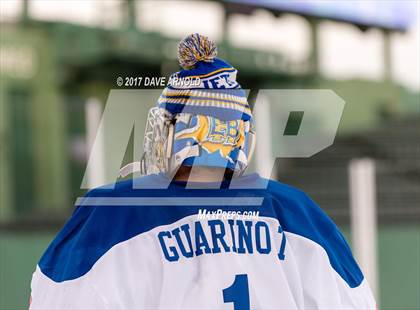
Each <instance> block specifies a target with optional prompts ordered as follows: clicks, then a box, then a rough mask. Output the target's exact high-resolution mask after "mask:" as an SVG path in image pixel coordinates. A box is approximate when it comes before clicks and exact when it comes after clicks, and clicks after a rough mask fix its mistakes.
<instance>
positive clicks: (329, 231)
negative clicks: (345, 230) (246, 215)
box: [272, 185, 376, 310]
mask: <svg viewBox="0 0 420 310" xmlns="http://www.w3.org/2000/svg"><path fill="white" fill-rule="evenodd" d="M272 193H273V195H274V199H275V200H276V201H277V205H278V206H277V216H278V219H279V222H280V224H281V226H282V228H283V230H284V231H285V233H286V236H287V241H288V245H289V249H288V250H289V253H292V255H293V260H294V261H295V263H296V266H297V268H298V269H299V277H300V279H299V280H300V283H301V285H302V294H303V304H304V308H305V309H372V310H374V309H376V302H375V299H374V297H373V294H372V292H371V289H370V287H369V284H368V283H367V281H366V279H365V278H364V276H363V273H362V271H361V270H360V268H359V266H358V264H357V262H356V260H355V259H354V257H353V255H352V252H351V249H350V247H349V245H348V244H347V242H346V240H345V238H344V236H343V235H342V233H341V232H340V230H339V229H338V227H337V226H336V225H335V223H334V222H333V221H332V220H331V219H330V218H329V217H328V216H327V214H326V213H325V212H323V211H322V209H321V208H320V207H319V206H318V205H317V204H316V203H315V202H314V201H312V200H311V199H310V198H309V197H308V196H307V195H306V194H305V193H303V192H301V191H299V190H296V189H294V188H291V187H288V186H284V187H282V188H279V187H278V186H276V185H275V186H274V189H272ZM287 252H288V251H287V250H286V255H287Z"/></svg>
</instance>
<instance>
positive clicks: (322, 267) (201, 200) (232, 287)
mask: <svg viewBox="0 0 420 310" xmlns="http://www.w3.org/2000/svg"><path fill="white" fill-rule="evenodd" d="M216 54H217V48H216V45H215V43H214V42H213V41H211V40H210V39H209V38H207V37H205V36H202V35H199V34H192V35H190V36H188V37H186V38H185V39H183V40H182V41H181V42H180V44H179V47H178V59H179V63H180V65H181V67H182V70H180V71H179V72H177V73H174V74H173V75H172V76H171V79H170V82H169V84H168V86H167V87H166V88H165V89H164V90H163V92H162V94H161V96H160V97H159V99H158V101H157V104H156V107H154V108H152V109H151V111H150V112H149V116H148V121H147V126H146V132H145V137H144V151H145V153H144V156H143V157H142V158H141V161H139V162H137V163H133V164H131V165H128V166H126V167H124V168H123V169H122V172H121V173H122V175H126V174H128V173H130V172H136V171H137V170H140V171H141V173H142V176H141V177H135V178H131V179H128V180H123V181H119V182H117V183H116V184H115V186H114V188H113V189H108V188H97V189H93V190H91V191H89V192H88V193H87V194H86V196H85V197H84V198H83V199H82V201H81V203H80V204H79V205H78V206H77V208H76V210H75V211H74V213H73V215H72V217H71V218H70V220H69V221H68V222H67V224H66V225H65V226H64V227H63V229H62V230H61V231H60V232H59V234H58V235H57V236H56V238H55V239H54V240H53V241H52V243H51V245H50V246H49V247H48V249H47V250H46V251H45V253H44V255H43V256H42V258H41V259H40V261H39V263H38V265H37V267H36V270H35V273H34V275H33V278H32V283H31V289H32V292H31V304H30V309H232V310H248V309H287V310H291V309H334V310H339V309H375V308H376V306H375V300H374V298H373V297H372V293H371V290H370V288H369V285H368V283H367V281H366V279H365V278H364V276H363V274H362V272H361V270H360V269H359V267H358V265H357V263H356V261H355V259H354V258H353V256H352V253H351V250H350V248H349V246H348V245H347V243H346V241H345V239H344V238H343V236H342V234H341V233H340V231H339V230H338V228H337V226H336V225H335V224H334V223H333V222H332V221H331V220H330V219H329V217H328V216H327V215H326V214H325V213H324V212H323V211H322V210H321V209H320V208H319V207H318V206H317V205H316V204H315V203H314V202H313V201H312V200H311V199H310V198H309V197H308V196H307V195H306V194H305V193H303V192H302V191H300V190H298V189H295V188H292V187H290V186H288V185H285V184H281V183H279V182H277V181H273V180H266V179H263V178H261V177H260V176H259V175H258V174H246V173H245V169H246V168H247V166H248V163H249V161H250V158H251V156H252V153H253V150H254V145H255V141H256V134H257V133H255V131H254V128H253V119H252V113H251V109H250V108H249V105H248V102H247V97H246V95H245V92H244V91H243V90H242V89H241V87H240V85H239V84H238V83H237V81H236V74H237V71H236V69H235V68H233V67H232V66H231V65H230V64H228V63H226V62H225V61H223V60H221V59H219V58H217V57H216Z"/></svg>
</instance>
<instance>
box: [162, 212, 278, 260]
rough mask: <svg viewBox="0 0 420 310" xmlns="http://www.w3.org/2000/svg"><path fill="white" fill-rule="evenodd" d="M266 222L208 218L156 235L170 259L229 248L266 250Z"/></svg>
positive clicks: (240, 251) (243, 251)
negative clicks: (207, 219)
mask: <svg viewBox="0 0 420 310" xmlns="http://www.w3.org/2000/svg"><path fill="white" fill-rule="evenodd" d="M271 233H274V232H273V231H272V230H270V227H269V225H268V224H267V223H266V222H264V221H244V220H239V219H238V220H233V219H230V220H227V221H222V220H209V221H195V222H193V223H190V224H184V225H182V226H180V227H177V228H175V229H173V230H171V231H168V230H166V231H161V232H159V233H158V235H157V237H158V239H159V243H160V246H161V249H162V252H163V254H164V256H165V259H166V260H168V261H170V262H176V261H178V260H179V259H181V258H182V257H183V258H192V257H195V256H200V255H202V254H215V253H221V252H226V253H228V252H233V253H238V254H254V253H258V254H269V253H271V251H272V245H271V243H272V241H271V240H272V238H271ZM275 233H280V234H282V241H281V245H280V248H279V249H277V253H278V254H277V255H278V258H279V259H280V260H284V249H285V243H286V238H285V235H284V234H283V230H282V229H281V227H279V228H278V230H277V232H275Z"/></svg>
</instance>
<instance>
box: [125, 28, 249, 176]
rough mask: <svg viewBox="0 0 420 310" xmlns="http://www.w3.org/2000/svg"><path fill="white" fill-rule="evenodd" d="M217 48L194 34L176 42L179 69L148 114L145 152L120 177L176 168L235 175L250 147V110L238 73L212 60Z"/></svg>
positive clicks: (241, 169) (170, 171)
mask: <svg viewBox="0 0 420 310" xmlns="http://www.w3.org/2000/svg"><path fill="white" fill-rule="evenodd" d="M216 52H217V51H216V46H215V44H214V42H212V41H210V40H209V39H208V38H207V37H204V36H201V35H199V34H193V35H190V36H188V37H186V38H185V39H184V40H182V41H181V42H180V44H179V50H178V59H179V62H180V64H181V66H182V67H183V68H184V70H181V71H179V72H177V73H175V74H173V75H172V76H171V77H170V79H169V83H168V86H167V87H166V88H165V89H164V90H163V92H162V94H161V96H160V97H159V99H158V102H157V106H156V107H154V108H152V109H151V110H150V111H149V115H148V119H147V124H146V129H145V134H144V143H143V146H144V154H143V157H142V159H141V162H139V163H133V164H130V165H127V166H126V167H124V168H123V169H122V171H121V175H122V176H125V175H126V174H128V173H130V172H134V171H137V170H140V171H141V172H142V174H155V173H166V174H168V175H174V174H175V173H176V171H177V170H178V168H179V167H180V166H181V165H184V166H193V165H194V166H206V167H218V168H228V169H231V170H233V171H234V172H235V174H237V175H240V174H242V173H243V172H244V170H245V169H246V167H247V165H248V162H249V161H250V158H251V156H252V153H253V149H254V145H255V133H254V131H253V123H252V116H251V110H250V108H249V106H248V103H247V98H246V94H245V92H244V91H243V90H242V89H241V87H240V85H239V84H238V83H237V82H236V74H237V70H236V69H235V68H233V67H232V66H231V65H230V64H228V63H226V62H225V61H223V60H221V59H218V58H215V56H216Z"/></svg>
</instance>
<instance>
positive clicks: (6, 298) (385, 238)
mask: <svg viewBox="0 0 420 310" xmlns="http://www.w3.org/2000/svg"><path fill="white" fill-rule="evenodd" d="M343 232H344V234H345V235H346V238H347V239H348V240H349V229H348V228H347V227H343ZM54 234H55V232H44V233H36V232H25V233H23V232H20V233H9V232H7V233H5V232H2V233H1V235H0V309H2V310H3V309H4V310H6V309H7V310H14V309H27V308H28V300H29V294H30V281H31V277H32V273H33V271H34V270H35V266H36V263H37V261H38V259H39V258H40V256H41V255H42V253H43V251H44V250H45V249H46V247H47V246H48V244H49V243H50V242H51V240H52V239H53V237H54ZM378 241H379V250H378V258H379V269H380V270H379V274H380V309H387V310H388V309H389V310H417V309H420V297H419V296H420V295H419V292H420V253H419V249H420V227H418V226H415V225H404V226H388V225H387V226H381V227H380V228H379V240H378Z"/></svg>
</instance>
